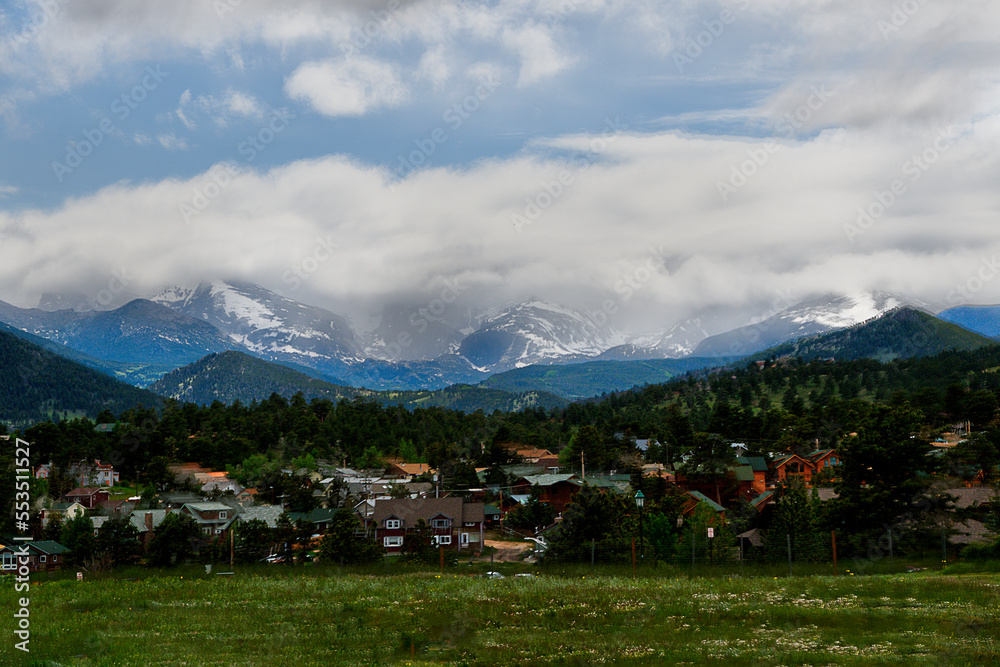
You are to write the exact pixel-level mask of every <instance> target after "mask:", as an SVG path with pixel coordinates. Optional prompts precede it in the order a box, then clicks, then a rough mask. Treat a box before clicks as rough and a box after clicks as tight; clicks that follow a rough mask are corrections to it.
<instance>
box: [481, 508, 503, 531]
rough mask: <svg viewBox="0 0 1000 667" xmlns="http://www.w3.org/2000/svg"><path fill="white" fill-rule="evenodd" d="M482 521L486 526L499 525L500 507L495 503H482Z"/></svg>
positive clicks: (493, 526)
mask: <svg viewBox="0 0 1000 667" xmlns="http://www.w3.org/2000/svg"><path fill="white" fill-rule="evenodd" d="M483 521H484V523H485V524H486V526H487V527H488V528H495V527H496V526H498V525H500V508H499V507H497V506H496V505H490V504H486V505H484V506H483Z"/></svg>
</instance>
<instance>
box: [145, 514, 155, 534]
mask: <svg viewBox="0 0 1000 667" xmlns="http://www.w3.org/2000/svg"><path fill="white" fill-rule="evenodd" d="M143 519H144V520H145V522H146V530H153V513H152V512H146V514H145V515H144V516H143Z"/></svg>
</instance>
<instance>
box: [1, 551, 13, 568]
mask: <svg viewBox="0 0 1000 667" xmlns="http://www.w3.org/2000/svg"><path fill="white" fill-rule="evenodd" d="M3 569H5V570H13V569H14V554H12V553H9V552H8V553H5V554H4V555H3Z"/></svg>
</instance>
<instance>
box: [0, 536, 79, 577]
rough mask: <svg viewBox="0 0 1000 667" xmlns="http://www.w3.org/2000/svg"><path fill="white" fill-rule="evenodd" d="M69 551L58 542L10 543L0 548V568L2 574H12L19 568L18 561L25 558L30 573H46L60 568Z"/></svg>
mask: <svg viewBox="0 0 1000 667" xmlns="http://www.w3.org/2000/svg"><path fill="white" fill-rule="evenodd" d="M68 553H69V549H67V548H66V547H64V546H63V545H61V544H59V543H58V542H51V541H41V542H34V541H33V542H20V543H10V544H7V545H5V546H3V547H2V548H0V564H2V565H0V567H2V568H3V571H4V572H12V571H15V570H17V568H18V567H19V563H18V561H19V560H20V559H21V558H23V557H24V556H22V554H24V555H26V556H27V559H28V570H29V571H30V572H48V571H51V570H58V569H60V568H61V567H62V564H63V561H64V560H65V556H66V554H68Z"/></svg>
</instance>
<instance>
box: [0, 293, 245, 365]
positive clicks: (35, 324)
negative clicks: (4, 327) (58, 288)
mask: <svg viewBox="0 0 1000 667" xmlns="http://www.w3.org/2000/svg"><path fill="white" fill-rule="evenodd" d="M0 321H3V322H5V323H7V324H10V325H11V326H14V327H17V328H18V329H21V330H22V331H27V332H28V333H31V334H35V335H37V336H41V337H43V338H47V339H49V340H52V341H55V342H58V343H62V344H64V345H66V346H67V347H69V348H72V349H74V350H76V351H78V352H83V353H85V354H88V355H91V356H93V357H96V358H97V359H103V360H105V361H114V362H122V363H133V364H151V365H155V366H161V367H163V371H162V372H166V371H167V370H170V367H176V366H181V365H184V364H188V363H191V362H193V361H197V360H198V359H201V358H202V357H204V356H205V355H207V354H211V353H212V352H222V351H225V350H231V349H235V348H236V345H235V344H234V343H233V342H232V341H230V340H229V339H228V338H227V337H226V336H223V335H222V334H221V333H220V332H219V331H218V330H217V329H216V328H215V327H213V326H211V325H210V324H207V323H205V322H202V321H199V320H197V319H194V318H192V317H189V316H187V315H184V314H182V313H176V312H173V311H171V310H170V309H169V308H165V307H163V306H161V305H159V304H157V303H153V302H152V301H147V300H145V299H134V300H132V301H130V302H128V303H127V304H125V305H124V306H121V307H120V308H116V309H114V310H108V311H101V310H92V311H83V312H79V311H74V310H70V309H65V310H57V311H45V310H42V309H40V308H17V307H16V306H12V305H10V304H7V303H2V302H0Z"/></svg>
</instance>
